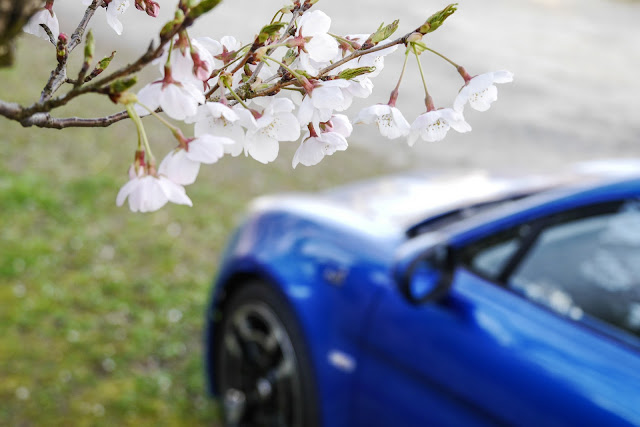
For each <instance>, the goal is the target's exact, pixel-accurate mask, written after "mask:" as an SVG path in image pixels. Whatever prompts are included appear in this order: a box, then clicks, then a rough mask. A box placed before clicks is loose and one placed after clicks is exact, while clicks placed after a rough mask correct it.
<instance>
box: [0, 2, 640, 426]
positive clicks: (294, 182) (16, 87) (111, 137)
mask: <svg viewBox="0 0 640 427" xmlns="http://www.w3.org/2000/svg"><path fill="white" fill-rule="evenodd" d="M160 3H161V7H162V9H161V10H162V15H161V17H160V18H158V19H156V20H154V19H151V18H147V17H146V16H145V15H144V14H142V13H140V12H138V11H136V10H135V9H134V8H133V6H131V7H130V8H129V10H128V11H127V13H126V14H125V16H124V17H123V19H122V20H123V22H124V28H125V29H124V33H123V35H122V36H120V37H117V36H115V34H114V33H113V32H112V30H111V28H109V27H108V26H107V24H106V19H105V16H104V11H103V10H100V11H98V13H97V16H96V17H95V18H94V20H93V23H92V27H93V28H94V31H95V32H96V39H97V49H96V50H97V52H96V57H100V56H103V55H107V54H108V53H110V52H111V50H112V45H111V44H110V43H111V42H112V40H115V43H116V45H115V47H113V49H116V50H117V51H118V54H117V56H116V59H115V60H114V63H113V64H112V67H114V68H115V67H119V66H121V65H124V64H125V63H126V62H127V61H128V60H130V59H132V58H134V57H135V56H136V55H138V54H140V53H141V52H142V51H144V50H145V49H146V46H147V45H148V41H149V38H150V37H151V35H152V34H157V31H158V29H159V28H160V27H161V26H162V24H163V23H164V22H165V21H166V20H167V19H168V18H169V17H170V16H171V15H172V13H173V7H174V5H175V3H176V2H175V1H168V0H167V1H162V2H160ZM282 5H283V4H282V2H281V1H279V0H276V1H272V0H263V1H259V2H257V1H255V0H234V1H227V2H223V4H222V5H221V6H220V7H219V8H217V9H216V10H214V11H213V12H212V13H211V15H210V16H209V17H207V18H206V19H204V20H202V21H201V22H199V23H198V24H197V26H196V27H195V29H194V31H193V35H208V36H210V37H213V38H216V39H219V38H220V37H222V36H224V35H234V36H236V37H237V38H239V39H240V40H241V41H243V42H248V41H249V40H250V39H251V37H252V36H253V34H254V33H255V32H256V31H257V30H258V29H259V28H260V27H261V26H262V25H263V24H264V23H266V22H268V21H269V20H270V19H271V17H272V16H273V14H274V13H275V11H276V10H277V9H279V8H280V7H281V6H282ZM445 5H446V3H438V2H434V1H420V2H418V1H412V0H407V1H404V2H401V3H393V4H392V2H389V1H384V2H383V1H381V0H352V1H349V2H344V1H334V0H322V1H321V2H319V3H318V5H317V6H316V7H317V8H318V9H322V10H324V11H325V12H326V13H328V14H329V16H331V17H332V18H333V24H332V31H333V32H335V33H339V34H347V33H370V32H372V31H373V30H375V29H376V28H377V26H378V25H379V24H380V23H381V22H383V21H384V22H385V23H389V22H391V21H392V20H393V19H396V18H399V19H400V28H399V30H398V35H401V34H404V33H406V32H408V31H409V30H411V29H413V28H415V27H417V26H418V25H420V24H421V23H422V22H423V21H424V19H425V18H426V17H428V16H429V15H430V14H431V13H433V12H434V11H436V10H438V9H440V8H442V7H444V6H445ZM55 10H56V11H57V13H58V16H59V18H60V21H61V30H62V31H66V32H69V33H70V32H72V30H73V27H74V24H75V23H76V22H77V21H78V19H79V17H80V16H81V14H82V12H83V7H82V6H81V5H80V2H79V1H77V0H57V1H56V3H55ZM247 11H250V13H248V12H247ZM639 18H640V2H637V1H622V0H618V1H616V0H581V1H578V0H562V1H561V0H521V1H519V2H513V1H508V0H486V1H483V2H477V1H472V0H461V1H460V2H459V10H458V12H456V14H455V15H454V16H453V17H451V18H450V19H449V20H448V21H447V22H446V24H445V25H444V26H443V27H442V28H441V29H439V30H438V31H436V32H435V33H433V34H431V35H429V36H428V37H427V38H426V40H425V41H426V42H427V43H428V44H429V46H430V47H432V48H434V49H436V50H439V51H441V52H442V53H444V54H445V55H447V56H449V57H450V58H451V59H453V60H454V61H456V62H458V63H460V64H461V65H463V66H465V68H466V69H467V70H468V71H469V72H470V73H471V74H472V75H474V74H480V73H483V72H486V71H493V70H499V69H508V70H510V71H512V72H513V73H514V75H515V80H514V82H513V83H511V84H505V85H499V86H498V96H499V99H498V101H497V102H496V103H495V104H494V105H493V106H492V107H491V109H490V110H489V111H488V112H485V113H480V112H476V111H468V112H466V113H465V116H466V119H467V121H468V122H469V123H470V124H471V126H472V127H473V132H471V133H468V134H456V133H454V132H451V133H450V134H449V135H448V136H447V138H446V139H445V140H443V141H441V142H439V143H430V144H428V143H424V142H422V141H420V142H418V143H416V146H414V147H413V149H411V148H409V147H408V146H407V145H406V144H405V143H404V141H388V140H386V139H383V138H381V137H379V136H378V135H377V132H376V130H375V129H374V128H368V127H364V126H357V127H356V129H355V131H354V133H353V135H352V138H351V140H350V141H349V143H350V148H349V150H347V151H346V152H344V153H336V154H335V155H333V156H331V157H327V158H325V159H324V160H323V161H322V162H321V163H320V164H319V165H318V166H315V167H313V168H305V167H303V166H299V167H298V168H297V169H296V170H292V169H291V158H292V156H293V153H294V151H295V149H296V148H297V145H298V144H297V143H282V144H281V154H280V157H279V159H278V161H276V162H275V163H274V164H271V165H262V164H259V163H257V162H255V161H253V160H252V159H247V158H244V157H238V158H224V159H222V160H221V161H220V162H219V163H217V164H216V165H213V166H210V167H203V168H202V170H201V176H200V177H199V179H198V181H197V182H196V183H195V184H194V185H192V186H190V187H189V188H188V189H187V190H188V193H189V195H190V197H191V198H192V200H193V202H194V207H193V208H187V207H183V206H167V207H165V208H163V209H162V210H161V211H159V212H155V213H152V214H145V215H140V214H132V213H131V212H129V210H128V209H127V208H125V207H123V208H117V207H116V206H115V195H116V194H117V191H118V189H119V188H120V186H121V185H122V184H123V183H124V182H126V180H127V176H126V171H127V168H128V165H129V164H130V161H131V160H132V156H133V150H134V149H135V144H136V136H135V135H136V134H135V128H134V126H133V125H132V124H131V123H129V122H126V121H125V122H120V123H117V124H116V125H114V126H111V127H110V128H108V129H66V130H63V131H56V130H43V129H24V128H22V127H21V126H20V125H18V124H16V123H13V122H9V121H7V120H5V119H0V131H1V132H0V138H1V140H2V142H1V144H0V254H1V256H0V399H1V400H2V402H3V404H2V405H0V425H24V426H29V425H216V423H217V420H218V415H217V408H216V406H215V404H214V403H213V402H211V401H210V400H208V399H207V398H206V394H205V391H204V381H203V369H202V357H201V354H202V348H201V347H202V344H201V339H202V333H203V331H202V327H203V319H204V311H205V304H206V300H207V296H208V293H209V288H210V284H211V280H212V278H213V277H214V274H215V272H216V268H217V260H218V259H219V256H220V254H221V251H222V249H223V245H224V242H225V240H226V238H227V237H228V235H229V233H230V232H231V230H232V227H233V225H234V224H236V223H237V221H238V220H239V219H240V218H241V215H242V211H243V209H244V206H245V205H246V203H247V202H248V201H249V200H250V199H251V198H253V197H255V196H257V195H260V194H264V193H267V192H280V191H316V190H319V189H323V188H328V187H331V186H335V185H339V184H341V183H345V182H349V181H352V180H356V179H363V178H368V177H373V176H376V175H380V174H385V173H393V172H401V171H405V170H413V169H428V168H449V167H455V168H468V169H502V170H504V169H525V168H526V169H530V170H535V171H555V170H558V169H560V168H562V167H564V166H565V165H567V164H568V163H571V162H575V161H580V160H589V159H597V158H610V157H638V156H640V117H639V114H640V96H639V94H640V81H639V79H638V78H637V70H638V67H639V66H640V46H638V44H637V41H638V40H640V27H639V26H638V25H637V21H638V19H639ZM107 41H108V43H107ZM79 52H80V51H78V53H79ZM78 53H77V54H78ZM17 54H18V55H17V61H16V64H15V66H14V67H13V68H11V69H0V99H3V100H6V101H13V102H20V103H22V104H30V103H31V102H33V100H35V99H37V97H38V96H39V93H40V90H41V88H42V86H43V85H44V83H45V82H46V79H47V77H48V75H49V72H50V70H51V69H52V68H53V67H54V64H55V53H54V50H53V49H52V47H51V46H49V45H47V43H45V42H44V41H42V40H40V39H36V38H35V37H32V36H30V35H24V36H22V37H21V38H20V39H19V41H18V51H17ZM402 56H403V55H402V54H401V53H400V52H398V53H397V54H396V55H394V56H393V57H387V61H386V63H385V70H384V71H383V73H382V74H381V75H380V76H379V77H378V78H377V79H376V81H375V84H376V89H375V92H374V95H373V96H372V97H371V98H369V99H367V100H366V101H363V102H359V103H358V104H356V105H355V106H354V107H353V108H352V110H351V111H350V115H351V116H355V114H356V112H357V111H358V109H359V108H360V107H363V106H366V105H369V104H372V103H377V102H386V101H387V100H388V96H389V92H390V91H391V89H392V88H393V86H394V85H395V82H396V79H397V76H398V73H399V71H400V67H401V63H402V59H403V58H402ZM423 65H424V66H425V69H426V70H427V79H428V80H427V83H428V84H429V86H430V91H431V92H432V95H433V97H434V99H435V102H436V106H438V107H447V106H450V105H451V104H452V102H453V99H454V97H455V94H456V92H457V90H458V88H459V87H460V85H461V83H462V80H461V79H460V77H459V76H458V75H457V73H455V70H454V69H453V68H452V67H451V66H450V65H448V64H446V63H444V62H443V61H442V60H440V59H439V58H437V57H435V56H433V55H428V54H425V55H423ZM155 77H156V70H149V71H148V72H147V73H146V74H145V77H144V78H142V79H141V81H143V82H144V81H148V80H149V79H151V78H155ZM422 98H423V93H422V89H421V83H420V81H419V75H418V72H417V68H416V67H415V63H412V62H410V65H409V70H408V72H407V75H406V76H405V80H404V82H403V85H402V86H401V89H400V98H399V100H398V106H399V107H400V108H401V109H402V111H403V112H404V114H405V116H406V117H407V119H408V120H409V121H411V120H413V118H415V117H416V116H417V115H418V114H420V113H422V112H423V110H424V106H423V99H422ZM115 111H117V107H115V106H114V105H112V104H110V103H109V102H108V101H106V100H104V99H102V98H101V97H97V96H87V97H85V98H83V99H81V100H78V102H74V103H72V104H71V105H69V106H67V107H65V108H63V109H62V110H61V111H60V112H58V113H56V115H59V116H63V115H79V116H82V117H90V116H99V115H106V114H111V113H113V112H115ZM145 124H146V127H147V131H148V132H149V134H150V137H151V140H152V143H153V144H154V147H155V151H156V153H157V155H158V156H160V157H161V156H163V155H164V153H166V152H167V151H168V150H169V149H170V148H171V147H172V146H173V145H174V144H173V142H172V141H171V139H172V138H171V137H170V135H169V134H168V133H167V132H166V131H165V130H164V129H163V128H162V127H161V126H160V125H159V124H158V123H156V122H153V121H151V120H146V121H145Z"/></svg>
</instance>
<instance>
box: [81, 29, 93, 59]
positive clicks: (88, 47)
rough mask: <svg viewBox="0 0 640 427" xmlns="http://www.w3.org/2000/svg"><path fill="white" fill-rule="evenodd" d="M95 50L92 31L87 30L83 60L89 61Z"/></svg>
mask: <svg viewBox="0 0 640 427" xmlns="http://www.w3.org/2000/svg"><path fill="white" fill-rule="evenodd" d="M94 50H95V40H94V39H93V32H92V31H91V30H89V32H88V33H87V38H86V39H85V42H84V62H85V63H87V64H88V63H90V62H91V61H92V60H93V53H94Z"/></svg>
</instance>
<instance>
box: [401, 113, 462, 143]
mask: <svg viewBox="0 0 640 427" xmlns="http://www.w3.org/2000/svg"><path fill="white" fill-rule="evenodd" d="M451 128H453V129H455V130H457V131H458V132H460V133H464V132H469V131H470V130H471V126H470V125H469V123H467V122H466V121H465V120H464V117H463V116H462V113H461V112H459V111H455V110H454V109H452V108H441V109H439V110H433V111H428V112H426V113H424V114H421V115H419V116H418V117H417V118H416V119H415V120H414V122H413V123H412V124H411V132H410V133H409V137H408V138H407V143H408V144H409V146H413V144H415V142H416V140H417V139H418V137H421V138H422V139H423V140H424V141H430V142H434V141H440V140H441V139H443V138H444V137H445V136H446V135H447V132H448V131H449V129H451Z"/></svg>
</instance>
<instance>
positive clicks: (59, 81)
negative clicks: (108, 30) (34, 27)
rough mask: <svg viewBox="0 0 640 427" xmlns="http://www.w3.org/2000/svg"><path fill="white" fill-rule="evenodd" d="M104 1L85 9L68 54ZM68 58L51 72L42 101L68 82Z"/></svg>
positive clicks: (70, 42)
mask: <svg viewBox="0 0 640 427" xmlns="http://www.w3.org/2000/svg"><path fill="white" fill-rule="evenodd" d="M102 1H103V0H94V1H93V2H92V3H91V4H90V5H89V6H88V7H87V10H85V12H84V16H83V17H82V19H81V20H80V23H79V24H78V26H77V27H76V29H75V31H74V32H73V35H72V36H71V40H70V41H69V43H68V45H67V52H68V54H70V53H71V51H72V50H73V49H74V48H75V47H76V46H77V45H78V44H79V43H80V41H82V35H83V34H84V30H85V29H86V27H87V24H88V23H89V20H91V18H92V17H93V14H94V13H95V12H96V9H97V8H98V5H102ZM51 37H53V36H51ZM54 44H55V43H54ZM68 60H69V55H67V58H66V59H65V60H64V61H62V62H60V63H59V64H58V66H57V67H56V69H55V70H53V71H52V72H51V76H50V77H49V80H48V81H47V84H46V85H45V86H44V89H42V94H41V95H40V103H43V102H45V101H48V100H50V99H51V97H52V96H53V94H54V93H56V92H57V91H58V89H60V86H62V85H63V84H64V83H65V82H66V80H67V62H68ZM41 111H42V110H41Z"/></svg>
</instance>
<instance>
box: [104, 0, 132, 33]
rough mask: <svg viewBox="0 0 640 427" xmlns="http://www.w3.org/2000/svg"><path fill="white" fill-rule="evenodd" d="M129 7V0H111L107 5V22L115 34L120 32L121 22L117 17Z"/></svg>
mask: <svg viewBox="0 0 640 427" xmlns="http://www.w3.org/2000/svg"><path fill="white" fill-rule="evenodd" d="M128 7H129V0H111V3H109V6H107V23H108V24H109V26H110V27H111V28H113V31H115V32H116V34H118V35H120V34H122V22H120V20H119V19H118V17H120V15H122V14H123V13H125V12H126V10H127V8H128Z"/></svg>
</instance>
